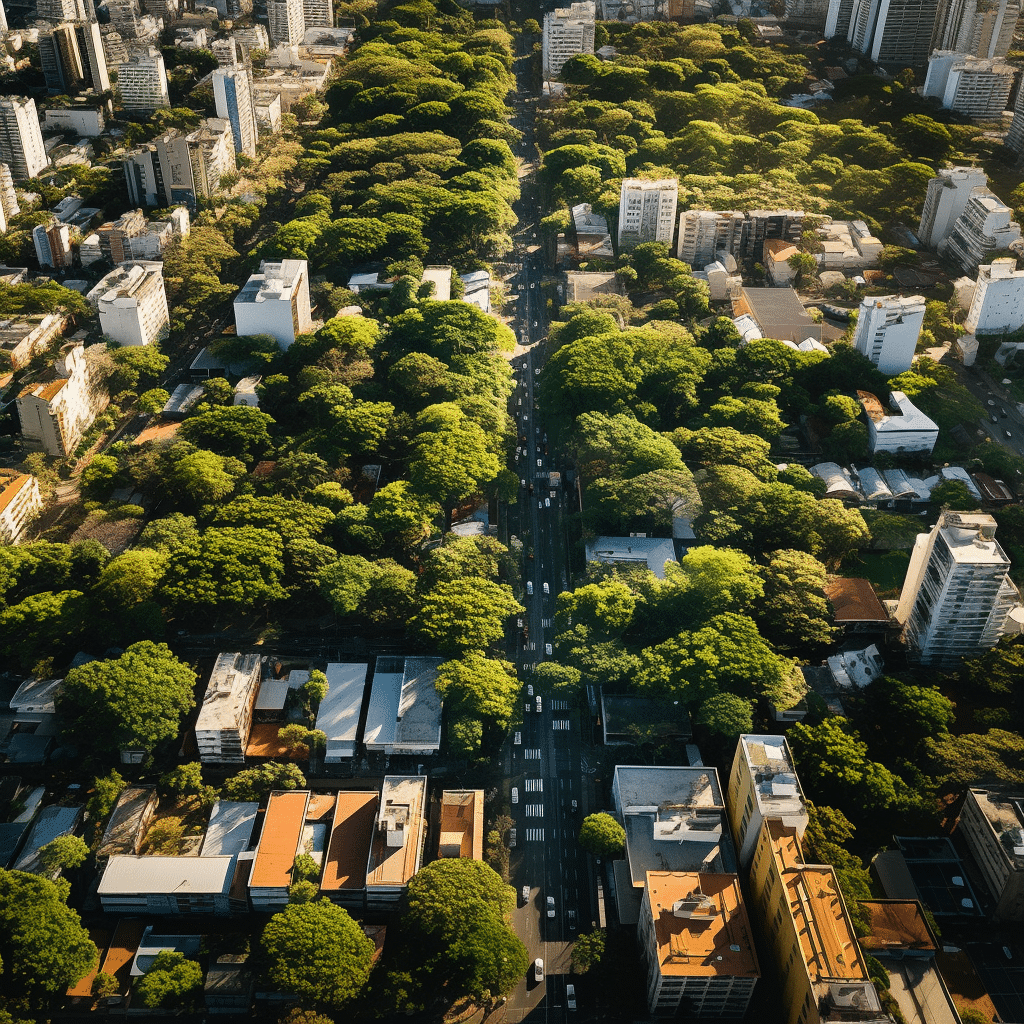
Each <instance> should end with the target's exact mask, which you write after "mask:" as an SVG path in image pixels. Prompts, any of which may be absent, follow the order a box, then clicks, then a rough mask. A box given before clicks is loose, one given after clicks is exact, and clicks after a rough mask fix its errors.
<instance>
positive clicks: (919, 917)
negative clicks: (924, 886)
mask: <svg viewBox="0 0 1024 1024" xmlns="http://www.w3.org/2000/svg"><path fill="white" fill-rule="evenodd" d="M860 905H861V907H863V908H864V910H866V911H867V914H868V917H869V918H870V919H871V931H870V933H869V934H868V935H865V936H864V937H863V938H862V939H861V940H860V944H861V946H862V947H863V948H864V949H867V950H870V951H871V952H872V953H884V952H885V951H887V950H892V951H894V952H897V953H898V952H899V951H900V950H914V951H916V952H921V953H928V952H930V953H935V952H936V945H935V936H934V935H932V931H931V929H930V928H929V927H928V921H927V919H926V918H925V916H924V910H923V908H922V907H921V904H920V903H919V902H918V901H917V900H861V901H860Z"/></svg>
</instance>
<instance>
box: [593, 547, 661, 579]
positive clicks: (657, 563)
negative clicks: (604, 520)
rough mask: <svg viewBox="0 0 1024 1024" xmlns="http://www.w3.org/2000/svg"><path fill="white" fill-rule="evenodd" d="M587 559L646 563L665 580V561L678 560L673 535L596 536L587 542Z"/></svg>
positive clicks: (614, 563)
mask: <svg viewBox="0 0 1024 1024" xmlns="http://www.w3.org/2000/svg"><path fill="white" fill-rule="evenodd" d="M587 561H588V562H604V563H605V564H607V565H617V564H629V563H635V564H637V565H645V566H647V568H648V569H650V570H651V572H653V573H654V575H655V576H657V577H658V579H662V580H663V579H664V578H665V563H666V562H674V561H676V549H675V545H674V544H673V543H672V538H671V537H596V538H595V539H594V540H593V541H591V542H590V543H588V544H587Z"/></svg>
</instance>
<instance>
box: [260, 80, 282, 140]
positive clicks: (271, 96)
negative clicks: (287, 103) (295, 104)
mask: <svg viewBox="0 0 1024 1024" xmlns="http://www.w3.org/2000/svg"><path fill="white" fill-rule="evenodd" d="M253 109H254V110H255V111H256V123H257V124H258V125H259V127H260V129H261V130H262V131H267V132H271V133H274V132H279V131H280V130H281V94H280V93H277V92H268V91H267V90H261V91H259V92H257V93H256V95H255V97H254V98H253Z"/></svg>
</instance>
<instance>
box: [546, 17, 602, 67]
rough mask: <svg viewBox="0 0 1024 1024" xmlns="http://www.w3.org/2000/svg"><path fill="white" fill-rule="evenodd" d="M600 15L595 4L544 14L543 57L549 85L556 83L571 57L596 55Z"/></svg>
mask: <svg viewBox="0 0 1024 1024" xmlns="http://www.w3.org/2000/svg"><path fill="white" fill-rule="evenodd" d="M596 14H597V9H596V7H595V5H594V3H593V2H583V3H574V4H572V5H571V6H570V7H556V8H555V9H554V10H552V11H548V12H547V13H546V14H545V15H544V34H543V37H542V43H541V54H542V66H543V74H544V81H545V82H550V81H552V80H556V79H557V78H558V76H559V75H560V74H561V73H562V65H563V64H564V63H565V62H566V61H567V60H569V58H570V57H575V56H576V55H577V54H580V53H593V52H594V18H595V16H596Z"/></svg>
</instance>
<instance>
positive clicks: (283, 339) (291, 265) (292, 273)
mask: <svg viewBox="0 0 1024 1024" xmlns="http://www.w3.org/2000/svg"><path fill="white" fill-rule="evenodd" d="M312 326H313V320H312V316H311V310H310V304H309V270H308V266H307V263H306V261H305V260H282V261H281V262H280V263H271V262H269V261H267V260H264V261H263V262H262V263H261V264H260V272H259V273H258V274H253V275H252V277H250V278H249V280H248V281H247V282H246V284H245V285H244V286H243V288H242V290H241V291H240V292H239V293H238V296H237V297H236V298H235V330H236V332H237V333H238V335H239V337H245V336H247V335H253V334H270V335H273V337H275V338H276V339H277V342H278V344H279V345H280V346H281V348H283V349H286V348H288V346H289V345H291V343H292V342H293V341H294V340H295V338H296V336H297V335H299V334H304V333H305V332H306V331H308V330H310V329H311V327H312Z"/></svg>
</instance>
